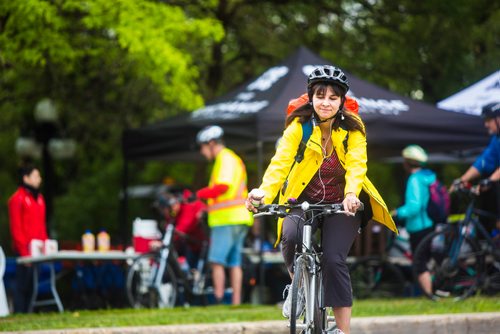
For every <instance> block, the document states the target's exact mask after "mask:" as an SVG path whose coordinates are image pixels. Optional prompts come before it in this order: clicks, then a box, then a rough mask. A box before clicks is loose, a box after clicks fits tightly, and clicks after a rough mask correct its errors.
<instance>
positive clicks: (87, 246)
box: [82, 230, 95, 253]
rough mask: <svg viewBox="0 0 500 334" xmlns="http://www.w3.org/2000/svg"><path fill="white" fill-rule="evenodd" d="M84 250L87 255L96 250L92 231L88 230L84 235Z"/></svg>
mask: <svg viewBox="0 0 500 334" xmlns="http://www.w3.org/2000/svg"><path fill="white" fill-rule="evenodd" d="M82 248H83V251H84V252H85V253H87V252H93V251H94V250H95V236H94V234H92V232H90V230H86V231H85V233H84V234H83V235H82Z"/></svg>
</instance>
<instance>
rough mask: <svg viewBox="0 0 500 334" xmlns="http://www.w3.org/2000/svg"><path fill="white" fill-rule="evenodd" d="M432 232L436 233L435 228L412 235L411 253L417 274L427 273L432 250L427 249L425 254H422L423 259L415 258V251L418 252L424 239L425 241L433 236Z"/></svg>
mask: <svg viewBox="0 0 500 334" xmlns="http://www.w3.org/2000/svg"><path fill="white" fill-rule="evenodd" d="M432 232H434V227H429V228H426V229H424V230H421V231H418V232H413V233H410V247H411V253H412V254H413V267H414V268H415V271H416V272H417V274H421V273H423V272H426V271H427V265H426V262H427V260H428V259H429V258H430V257H431V250H430V248H429V249H426V250H425V252H424V253H422V257H420V258H418V259H417V258H416V257H415V251H416V250H417V247H418V245H419V244H420V242H421V241H422V239H424V238H425V237H426V236H427V235H429V234H431V233H432Z"/></svg>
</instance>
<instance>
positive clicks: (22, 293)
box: [14, 264, 33, 313]
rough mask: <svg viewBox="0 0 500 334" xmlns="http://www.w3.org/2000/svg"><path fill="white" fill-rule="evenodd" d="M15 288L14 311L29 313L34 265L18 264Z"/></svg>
mask: <svg viewBox="0 0 500 334" xmlns="http://www.w3.org/2000/svg"><path fill="white" fill-rule="evenodd" d="M15 287H16V288H15V290H14V312H15V313H27V312H28V310H29V304H30V300H31V295H32V292H33V267H29V266H25V265H23V264H18V265H17V266H16V285H15Z"/></svg>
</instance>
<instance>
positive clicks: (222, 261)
mask: <svg viewBox="0 0 500 334" xmlns="http://www.w3.org/2000/svg"><path fill="white" fill-rule="evenodd" d="M223 135H224V131H223V130H222V128H221V127H219V126H216V125H212V126H207V127H205V128H203V129H202V130H201V131H200V132H199V133H198V135H197V137H196V141H197V143H198V145H200V152H201V154H202V155H203V156H204V157H205V158H207V160H208V161H214V166H213V169H212V174H211V177H210V182H209V184H208V187H205V188H203V189H200V190H198V191H197V193H196V195H197V196H198V198H201V199H204V200H207V204H208V226H209V227H210V248H209V251H208V261H209V262H210V265H211V269H212V281H213V285H214V295H215V299H216V301H217V303H220V302H221V301H222V299H223V298H224V287H225V268H226V267H227V268H229V275H230V281H231V288H232V289H233V295H232V304H233V305H239V304H240V303H241V286H242V281H243V271H242V269H241V253H242V250H243V242H244V240H245V237H246V234H247V232H248V229H249V226H251V225H252V224H253V216H252V214H251V213H250V212H248V211H247V209H246V208H245V199H246V198H247V195H248V189H247V173H246V168H245V165H244V164H243V161H242V160H241V158H240V157H239V156H237V155H236V154H235V153H234V152H233V151H232V150H230V149H228V148H227V147H226V146H225V144H224V142H223Z"/></svg>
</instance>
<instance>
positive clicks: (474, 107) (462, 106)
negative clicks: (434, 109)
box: [437, 70, 500, 115]
mask: <svg viewBox="0 0 500 334" xmlns="http://www.w3.org/2000/svg"><path fill="white" fill-rule="evenodd" d="M496 101H500V70H498V71H496V72H493V73H492V74H490V75H489V76H487V77H486V78H484V79H482V80H481V81H479V82H476V83H475V84H473V85H472V86H470V87H467V88H465V89H463V90H461V91H459V92H458V93H455V94H453V95H452V96H450V97H447V98H446V99H444V100H442V101H440V102H438V104H437V106H438V108H441V109H445V110H450V111H456V112H462V113H466V114H473V115H480V114H481V109H482V107H483V106H484V105H486V104H488V103H490V102H496Z"/></svg>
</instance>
